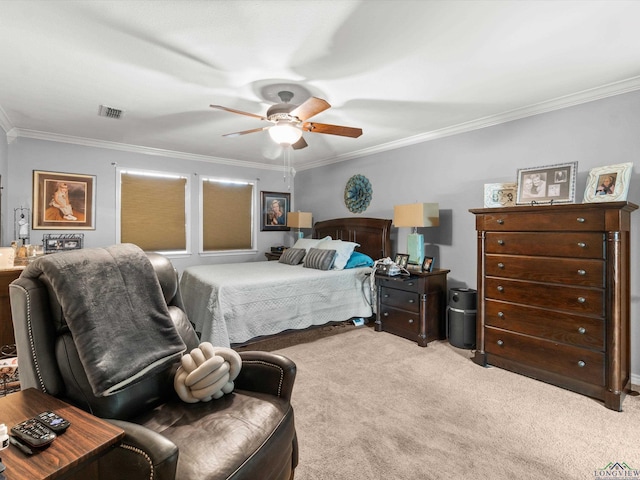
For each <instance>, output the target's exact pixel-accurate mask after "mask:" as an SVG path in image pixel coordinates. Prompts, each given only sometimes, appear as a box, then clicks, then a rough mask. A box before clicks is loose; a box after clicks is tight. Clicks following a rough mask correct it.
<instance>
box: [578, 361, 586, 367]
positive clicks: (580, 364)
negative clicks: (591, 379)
mask: <svg viewBox="0 0 640 480" xmlns="http://www.w3.org/2000/svg"><path fill="white" fill-rule="evenodd" d="M586 365H587V364H586V363H585V362H584V361H583V360H578V366H579V367H580V368H584V367H585V366H586Z"/></svg>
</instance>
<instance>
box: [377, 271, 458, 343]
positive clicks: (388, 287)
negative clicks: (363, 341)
mask: <svg viewBox="0 0 640 480" xmlns="http://www.w3.org/2000/svg"><path fill="white" fill-rule="evenodd" d="M448 273H449V270H443V269H438V270H434V271H432V272H424V273H417V272H414V273H412V274H411V275H410V276H402V275H398V276H395V277H389V276H386V275H376V287H377V308H376V311H377V314H376V325H375V329H376V331H378V332H389V333H393V334H394V335H398V336H400V337H404V338H408V339H409V340H414V341H416V342H417V343H418V345H420V346H421V347H426V346H427V343H429V342H430V341H432V340H438V339H443V338H445V307H446V301H447V300H446V296H447V293H446V292H447V274H448Z"/></svg>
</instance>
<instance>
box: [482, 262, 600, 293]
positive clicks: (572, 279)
mask: <svg viewBox="0 0 640 480" xmlns="http://www.w3.org/2000/svg"><path fill="white" fill-rule="evenodd" d="M485 271H486V272H487V275H488V276H491V277H504V278H519V279H522V280H531V281H535V282H549V283H560V284H566V285H584V286H588V287H599V288H604V262H603V261H602V260H588V259H576V258H553V257H524V256H514V255H486V256H485Z"/></svg>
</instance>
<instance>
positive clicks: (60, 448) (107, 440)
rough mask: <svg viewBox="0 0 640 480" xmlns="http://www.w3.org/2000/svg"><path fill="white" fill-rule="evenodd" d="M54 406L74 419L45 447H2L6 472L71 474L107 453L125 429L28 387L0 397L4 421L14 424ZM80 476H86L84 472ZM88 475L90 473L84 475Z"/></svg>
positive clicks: (17, 475) (25, 476)
mask: <svg viewBox="0 0 640 480" xmlns="http://www.w3.org/2000/svg"><path fill="white" fill-rule="evenodd" d="M47 410H51V411H55V412H56V413H57V414H58V415H60V416H62V417H64V418H66V419H67V420H69V421H70V422H71V426H70V427H69V428H68V429H67V431H66V432H65V433H63V434H61V435H59V436H58V438H56V439H55V440H54V441H53V443H52V444H51V445H50V446H49V447H47V448H46V449H44V450H37V451H36V453H35V454H34V455H27V454H25V453H23V452H22V451H20V450H19V449H18V448H17V447H16V446H14V445H10V446H9V448H7V449H6V450H3V451H2V463H4V464H5V466H6V467H7V470H6V471H5V476H6V477H7V478H10V479H11V480H38V479H43V480H44V479H54V478H60V477H62V476H65V478H68V477H67V475H71V474H72V473H73V472H75V471H78V470H80V469H81V468H82V467H84V466H86V465H87V464H88V463H90V462H91V461H92V460H95V459H96V458H98V456H100V455H102V454H104V453H106V452H107V451H108V450H109V448H110V447H111V446H112V445H115V443H116V442H117V441H118V440H119V439H121V438H122V437H123V436H124V431H123V430H121V429H120V428H118V427H116V426H115V425H113V424H111V423H109V422H106V421H104V420H101V419H99V418H97V417H94V416H93V415H90V414H89V413H87V412H84V411H82V410H80V409H78V408H76V407H73V406H71V405H69V404H67V403H65V402H63V401H62V400H59V399H57V398H55V397H52V396H50V395H47V394H45V393H42V392H40V391H39V390H36V389H34V388H29V389H26V390H23V391H20V392H16V393H12V394H11V395H7V396H6V397H2V398H0V412H2V422H4V423H5V424H6V425H7V428H11V427H12V426H13V425H16V424H18V423H20V422H21V421H23V420H26V419H27V418H31V417H34V416H36V415H37V414H39V413H41V412H44V411H47ZM78 478H83V474H82V472H80V474H79V475H78ZM84 478H89V477H84Z"/></svg>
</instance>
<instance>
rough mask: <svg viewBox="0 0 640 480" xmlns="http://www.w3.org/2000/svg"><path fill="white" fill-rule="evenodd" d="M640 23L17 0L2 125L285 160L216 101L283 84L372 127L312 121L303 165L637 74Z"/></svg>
mask: <svg viewBox="0 0 640 480" xmlns="http://www.w3.org/2000/svg"><path fill="white" fill-rule="evenodd" d="M639 25H640V1H613V0H608V1H516V0H513V1H508V0H504V1H482V0H478V1H444V0H443V1H426V0H419V1H408V0H365V1H360V0H292V1H286V0H262V1H250V0H237V1H222V0H218V1H216V0H211V1H192V0H179V1H169V0H166V1H141V0H138V1H136V0H130V1H108V0H106V1H102V0H101V1H91V0H84V1H63V0H57V1H50V0H32V1H28V0H22V1H12V0H4V1H2V2H0V126H1V127H2V128H4V129H5V131H7V133H8V138H9V141H12V140H13V139H14V138H15V137H31V138H44V139H51V140H58V141H64V142H71V143H79V144H84V145H97V146H110V147H113V148H117V149H124V150H133V151H151V152H155V153H159V154H163V153H167V154H171V155H172V156H178V157H179V158H202V159H204V160H207V159H212V160H214V161H220V160H219V159H229V160H231V161H232V162H231V163H239V162H247V163H248V164H249V165H253V166H255V165H257V164H261V165H267V168H271V166H273V168H275V167H276V165H277V166H280V165H282V156H281V151H280V149H279V147H278V146H277V145H275V144H274V143H273V142H272V141H271V140H270V138H269V135H268V133H267V132H266V131H263V132H259V133H253V134H250V135H244V136H241V137H235V138H224V137H222V134H225V133H230V132H235V131H239V130H247V129H252V128H257V127H262V126H266V125H269V124H268V123H267V122H262V121H261V120H259V119H256V118H251V117H248V116H242V115H236V114H232V113H229V112H225V111H219V110H214V109H211V108H209V105H210V104H219V105H224V106H227V107H230V108H234V109H238V110H242V111H246V112H250V113H255V114H259V115H264V114H265V113H266V110H267V108H268V107H269V106H270V105H271V104H272V103H275V102H274V101H268V100H269V97H272V96H273V94H274V91H273V90H274V88H272V87H270V86H271V85H274V84H285V85H291V86H292V88H296V89H298V90H302V91H307V92H309V93H310V94H311V95H314V96H317V97H320V98H323V99H325V100H327V101H328V102H329V103H330V104H331V105H332V108H331V109H329V110H327V111H325V112H322V113H320V114H318V115H317V116H315V117H313V120H314V121H317V122H321V123H330V124H337V125H346V126H352V127H360V128H362V129H363V131H364V133H363V135H362V136H361V137H359V138H357V139H353V138H344V137H337V136H333V135H324V134H318V133H305V134H304V137H305V139H306V141H307V143H308V145H309V146H308V147H307V148H305V149H303V150H297V151H295V153H294V157H293V161H294V165H295V166H296V168H298V169H304V168H310V167H312V166H317V165H322V164H327V163H332V162H335V161H342V160H348V159H350V158H355V157H358V156H362V155H365V154H369V153H374V152H378V151H384V150H387V149H390V148H395V147H398V146H403V145H407V144H411V143H416V142H419V141H424V140H428V139H432V138H438V137H440V136H444V135H449V134H452V133H457V132H461V131H465V130H470V129H473V128H480V127H483V126H487V125H492V124H495V123H498V122H501V121H506V120H510V119H515V118H521V117H523V116H527V115H531V114H535V113H540V112H544V111H549V110H553V109H556V108H561V107H564V106H567V105H573V104H576V103H580V102H584V101H589V100H592V99H596V98H601V97H603V96H608V95H612V94H617V93H621V92H625V91H631V90H636V89H639V88H640V26H639ZM298 100H299V99H298ZM292 103H296V98H294V100H293V101H292ZM101 104H104V105H108V106H110V107H114V108H119V109H123V110H124V111H125V113H124V115H123V117H122V119H120V120H114V119H110V118H104V117H100V116H98V114H97V112H98V107H99V105H101ZM175 152H180V153H179V154H176V153H175ZM222 161H226V160H222Z"/></svg>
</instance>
